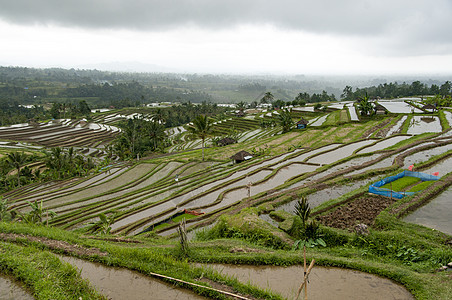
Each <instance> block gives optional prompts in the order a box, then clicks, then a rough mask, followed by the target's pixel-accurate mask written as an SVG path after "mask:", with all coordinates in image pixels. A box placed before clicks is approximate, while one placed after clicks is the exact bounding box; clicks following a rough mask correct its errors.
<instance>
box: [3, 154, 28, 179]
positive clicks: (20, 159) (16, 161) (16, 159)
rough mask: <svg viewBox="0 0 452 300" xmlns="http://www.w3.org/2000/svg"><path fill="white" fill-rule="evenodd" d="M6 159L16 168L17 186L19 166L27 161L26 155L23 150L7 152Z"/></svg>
mask: <svg viewBox="0 0 452 300" xmlns="http://www.w3.org/2000/svg"><path fill="white" fill-rule="evenodd" d="M6 161H7V162H8V164H9V165H10V166H11V167H12V168H14V169H16V170H17V186H18V187H20V167H21V166H22V165H23V164H24V163H25V162H26V161H27V155H25V153H23V152H11V153H8V155H7V157H6Z"/></svg>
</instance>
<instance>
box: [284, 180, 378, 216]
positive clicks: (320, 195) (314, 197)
mask: <svg viewBox="0 0 452 300" xmlns="http://www.w3.org/2000/svg"><path fill="white" fill-rule="evenodd" d="M375 179H376V177H372V178H367V179H364V180H360V181H355V182H353V183H351V184H346V185H340V186H333V187H328V188H326V189H323V190H320V191H317V192H315V193H312V194H309V195H308V196H306V198H307V200H308V203H309V207H310V208H314V207H317V206H319V205H320V204H322V203H324V202H327V201H329V200H331V199H336V198H339V197H340V196H342V195H345V194H347V193H349V192H351V191H354V190H356V189H358V188H360V187H361V186H363V185H366V184H369V183H371V182H374V181H375ZM296 203H297V200H294V201H291V202H288V203H286V204H284V205H281V206H279V207H278V209H282V210H285V211H287V212H288V213H293V212H294V210H295V204H296Z"/></svg>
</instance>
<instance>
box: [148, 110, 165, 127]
mask: <svg viewBox="0 0 452 300" xmlns="http://www.w3.org/2000/svg"><path fill="white" fill-rule="evenodd" d="M151 119H152V121H154V122H157V123H158V124H163V123H165V116H164V113H163V110H162V109H161V108H157V109H156V111H155V112H154V113H153V114H152V116H151Z"/></svg>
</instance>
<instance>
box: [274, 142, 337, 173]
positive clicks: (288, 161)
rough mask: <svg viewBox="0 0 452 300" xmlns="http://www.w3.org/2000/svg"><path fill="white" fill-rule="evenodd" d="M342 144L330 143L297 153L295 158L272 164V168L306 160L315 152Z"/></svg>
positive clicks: (331, 148)
mask: <svg viewBox="0 0 452 300" xmlns="http://www.w3.org/2000/svg"><path fill="white" fill-rule="evenodd" d="M340 145H341V144H330V145H327V146H323V147H320V148H318V149H314V150H311V151H308V152H306V153H303V154H300V155H297V156H295V157H293V158H289V159H287V160H286V161H282V162H280V163H279V164H276V165H274V166H271V167H270V168H272V169H277V168H278V167H280V166H282V165H287V164H289V163H294V162H304V161H305V160H306V158H308V157H310V156H312V155H314V154H317V153H320V152H323V151H328V150H333V149H335V148H337V147H339V146H340ZM275 161H277V160H275Z"/></svg>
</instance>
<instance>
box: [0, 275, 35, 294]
mask: <svg viewBox="0 0 452 300" xmlns="http://www.w3.org/2000/svg"><path fill="white" fill-rule="evenodd" d="M0 299H2V300H32V299H34V298H33V296H31V295H30V294H29V293H28V292H27V291H25V289H23V288H22V287H21V286H20V285H19V284H17V283H16V282H15V281H14V280H13V279H11V278H9V277H7V276H3V275H1V274H0Z"/></svg>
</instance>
